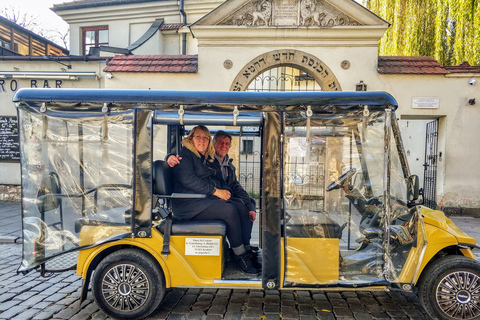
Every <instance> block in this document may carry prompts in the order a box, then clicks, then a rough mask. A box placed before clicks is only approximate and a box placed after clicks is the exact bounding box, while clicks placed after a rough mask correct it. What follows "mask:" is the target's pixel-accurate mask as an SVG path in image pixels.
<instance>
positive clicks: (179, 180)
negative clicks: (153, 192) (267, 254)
mask: <svg viewBox="0 0 480 320" xmlns="http://www.w3.org/2000/svg"><path fill="white" fill-rule="evenodd" d="M226 139H229V140H231V137H230V138H228V137H226ZM226 139H224V142H225V140H226ZM182 145H183V147H182V149H181V151H180V153H179V155H178V157H177V156H173V155H171V156H168V158H167V163H168V164H169V165H170V166H171V167H174V176H175V181H174V189H175V192H180V193H204V194H206V195H207V198H205V199H174V200H173V202H172V204H173V209H174V213H175V216H176V217H177V218H179V219H192V220H205V219H206V220H214V219H221V220H224V221H225V223H226V224H227V239H228V241H229V242H230V246H231V249H232V251H233V260H234V262H235V263H236V264H237V266H238V267H239V268H240V269H241V270H242V271H243V272H245V273H249V274H257V273H258V268H261V265H260V264H259V263H258V261H257V258H256V256H255V255H254V254H253V252H252V250H251V247H250V238H251V231H252V225H253V220H254V219H255V211H254V206H250V207H249V208H247V206H246V205H245V203H244V202H243V200H242V198H239V197H237V196H234V193H236V194H237V193H238V192H239V191H238V190H237V189H238V187H237V188H236V189H230V188H229V185H228V184H227V182H226V180H224V179H223V175H222V172H221V171H222V169H221V165H220V162H219V165H218V171H217V170H212V167H213V168H214V166H213V163H214V162H216V161H219V160H218V159H215V158H216V154H215V150H214V147H213V146H212V142H211V135H210V132H209V131H208V129H207V128H206V127H205V126H201V125H200V126H196V127H195V128H193V129H192V131H191V132H190V134H189V135H188V136H187V137H186V138H185V139H183V140H182ZM215 145H216V144H215ZM229 148H230V143H228V148H225V147H224V148H223V151H220V154H223V157H219V158H220V159H221V158H225V155H226V152H225V153H224V150H225V149H226V151H227V152H228V149H229ZM181 159H183V160H182V161H180V160H181ZM227 161H228V158H227ZM227 165H228V162H227ZM232 167H233V166H232ZM232 173H233V177H235V172H232ZM235 181H236V178H235ZM236 182H237V183H236V184H238V185H239V186H240V184H239V183H238V181H236ZM233 183H234V181H232V185H233ZM240 187H241V186H240ZM242 190H243V188H242ZM243 191H244V192H245V190H243ZM245 194H246V192H245ZM243 196H244V198H245V195H243ZM246 197H248V194H246ZM245 199H247V198H245ZM248 201H249V202H250V198H249V197H248ZM250 209H253V214H251V213H249V210H250Z"/></svg>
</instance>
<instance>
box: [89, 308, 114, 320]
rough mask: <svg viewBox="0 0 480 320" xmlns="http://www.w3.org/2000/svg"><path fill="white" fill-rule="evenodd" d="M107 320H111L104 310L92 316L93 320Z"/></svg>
mask: <svg viewBox="0 0 480 320" xmlns="http://www.w3.org/2000/svg"><path fill="white" fill-rule="evenodd" d="M107 319H110V318H109V317H108V316H107V315H106V314H105V312H103V311H102V310H99V311H97V312H95V313H94V314H93V315H92V319H91V320H107Z"/></svg>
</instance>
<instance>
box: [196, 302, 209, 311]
mask: <svg viewBox="0 0 480 320" xmlns="http://www.w3.org/2000/svg"><path fill="white" fill-rule="evenodd" d="M208 308H210V301H197V302H195V303H194V304H193V305H192V310H203V311H207V310H208Z"/></svg>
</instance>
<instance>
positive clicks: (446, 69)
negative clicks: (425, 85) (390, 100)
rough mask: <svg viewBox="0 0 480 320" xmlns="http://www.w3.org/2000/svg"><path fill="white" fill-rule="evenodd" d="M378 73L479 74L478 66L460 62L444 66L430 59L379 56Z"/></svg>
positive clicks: (479, 68)
mask: <svg viewBox="0 0 480 320" xmlns="http://www.w3.org/2000/svg"><path fill="white" fill-rule="evenodd" d="M378 73H381V74H423V75H428V74H451V73H480V66H471V65H470V64H468V62H462V63H460V64H459V65H456V66H444V65H441V64H440V63H438V62H437V60H435V59H434V58H431V57H397V56H388V57H387V56H379V57H378Z"/></svg>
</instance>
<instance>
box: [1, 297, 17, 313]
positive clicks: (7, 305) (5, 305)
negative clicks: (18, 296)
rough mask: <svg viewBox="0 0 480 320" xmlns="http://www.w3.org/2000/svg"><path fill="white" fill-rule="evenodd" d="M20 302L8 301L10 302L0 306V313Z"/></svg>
mask: <svg viewBox="0 0 480 320" xmlns="http://www.w3.org/2000/svg"><path fill="white" fill-rule="evenodd" d="M20 302H21V301H19V300H10V301H7V302H4V303H2V304H0V312H5V311H7V310H8V309H10V308H12V307H15V306H16V305H19V304H20Z"/></svg>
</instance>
